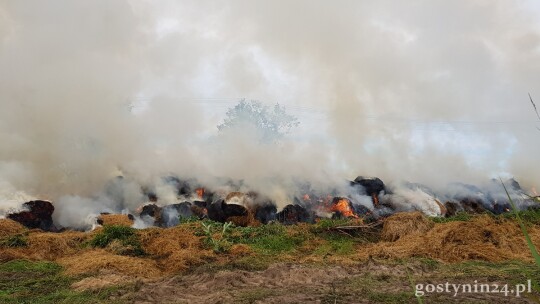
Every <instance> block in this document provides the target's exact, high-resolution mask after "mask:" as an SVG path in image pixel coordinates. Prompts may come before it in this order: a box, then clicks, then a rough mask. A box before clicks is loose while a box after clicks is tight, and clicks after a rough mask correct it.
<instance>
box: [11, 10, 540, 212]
mask: <svg viewBox="0 0 540 304" xmlns="http://www.w3.org/2000/svg"><path fill="white" fill-rule="evenodd" d="M539 17H540V10H539V7H538V5H537V4H536V2H535V1H532V0H530V1H525V0H523V1H518V0H516V1H502V0H501V1H465V0H463V1H433V0H417V1H412V2H410V1H409V2H407V3H396V1H376V2H372V1H340V2H339V3H335V2H329V1H307V0H298V1H292V2H291V1H241V0H237V1H227V2H226V3H225V2H221V1H160V2H153V1H106V0H102V1H92V2H88V1H72V0H65V1H25V0H22V1H15V0H13V1H9V0H8V1H0V106H1V107H0V109H1V110H0V143H1V144H0V181H2V183H5V184H9V185H11V186H12V187H14V188H15V189H17V190H18V191H24V192H27V193H29V194H31V195H33V196H37V197H46V198H48V199H51V200H53V201H56V202H58V206H57V209H59V208H60V209H64V208H67V209H65V210H63V211H59V213H60V212H64V213H66V214H67V213H71V212H75V213H76V212H77V210H79V209H77V208H76V207H67V206H69V205H70V204H71V205H73V206H78V205H84V206H87V208H89V209H88V210H87V211H88V212H98V211H99V210H98V209H100V210H101V209H102V207H103V206H106V207H112V206H113V205H114V204H116V202H108V201H107V199H100V197H101V195H102V191H103V187H104V185H105V183H106V182H107V181H108V180H110V178H111V177H113V176H115V173H114V172H116V171H117V170H118V169H120V170H122V172H124V173H126V175H128V176H130V178H131V179H133V182H134V183H137V184H152V183H153V182H155V181H156V180H157V179H158V177H159V176H162V175H164V174H168V173H176V174H179V175H180V176H188V177H195V178H197V179H199V181H201V182H203V183H206V184H210V185H214V186H218V184H219V183H218V182H217V181H216V177H220V178H232V179H243V180H244V182H245V185H247V186H246V187H248V188H251V189H253V190H256V191H259V192H261V193H263V194H265V195H269V196H271V197H273V198H274V199H276V200H278V201H280V202H282V203H280V204H284V203H285V201H288V200H290V197H291V195H290V194H288V193H291V191H293V190H292V189H294V187H295V185H296V184H295V181H296V180H298V179H304V180H308V181H310V182H311V183H312V185H313V186H314V187H332V185H334V184H336V183H341V182H342V181H343V180H344V179H346V178H354V177H355V176H356V175H359V174H364V175H376V176H380V177H381V178H382V179H383V180H400V179H403V180H412V181H419V182H423V183H426V184H430V185H434V186H441V185H443V184H446V183H447V182H449V181H455V180H459V181H463V182H478V181H481V180H485V179H487V178H489V177H493V176H497V175H498V174H511V175H514V176H515V177H516V178H517V179H518V180H520V181H521V182H522V184H524V185H525V186H529V185H534V184H538V182H540V171H538V170H535V168H534V166H531V163H533V162H534V161H535V156H536V151H538V148H539V146H540V132H538V131H537V130H536V128H535V126H536V123H535V119H536V116H535V114H534V112H533V110H532V107H531V105H530V103H529V101H528V96H527V92H530V93H531V95H532V96H533V98H536V99H537V100H538V102H539V103H540V90H538V89H537V86H538V84H539V83H540V26H539V23H538V22H539V20H540V18H539ZM240 97H246V98H248V99H257V100H261V101H263V102H267V103H275V102H280V103H281V104H282V105H285V107H286V108H287V109H288V110H290V111H292V113H293V114H295V115H297V116H298V117H299V119H300V123H301V125H300V127H299V128H298V129H297V130H295V131H294V132H293V134H291V136H290V137H288V138H285V139H284V140H282V141H281V142H280V143H279V144H275V145H269V144H259V143H258V142H257V139H256V134H253V132H250V130H245V129H242V130H236V131H235V132H226V133H221V134H219V135H217V129H216V125H217V124H219V123H220V122H221V120H222V119H223V115H224V112H225V109H226V108H227V107H231V106H233V105H234V101H236V100H237V99H239V98H240ZM310 111H311V112H310ZM313 112H317V113H319V114H320V115H318V116H316V117H315V118H314V117H313V116H310V115H307V114H306V113H313ZM159 191H165V192H167V191H168V190H167V189H166V188H163V189H160V190H159ZM129 192H130V193H133V192H135V193H133V195H131V196H130V197H131V198H130V199H128V201H129V202H126V203H125V206H123V207H125V208H132V207H133V206H135V205H136V204H139V203H140V202H139V201H137V200H138V199H139V198H140V197H141V196H142V194H141V193H140V191H139V190H137V191H129ZM405 196H406V195H405ZM90 197H91V198H90ZM107 197H109V196H107ZM109 198H110V197H109ZM0 203H1V202H0ZM60 206H62V207H60ZM64 206H65V207H64ZM88 206H93V207H88ZM85 208H86V207H85ZM85 216H86V214H85Z"/></svg>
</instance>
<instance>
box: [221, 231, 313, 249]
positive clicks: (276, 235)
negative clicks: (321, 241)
mask: <svg viewBox="0 0 540 304" xmlns="http://www.w3.org/2000/svg"><path fill="white" fill-rule="evenodd" d="M228 240H229V241H231V242H232V243H235V244H246V245H249V246H250V247H251V248H253V249H254V250H255V251H256V252H258V253H261V254H267V255H275V254H279V253H283V252H290V251H293V250H295V249H296V248H297V247H298V246H300V245H301V244H302V243H303V242H304V241H305V235H303V234H301V233H296V234H291V233H289V232H288V231H287V228H286V227H285V226H283V225H281V224H270V225H263V226H259V227H235V228H233V229H232V231H231V233H230V235H229V236H228Z"/></svg>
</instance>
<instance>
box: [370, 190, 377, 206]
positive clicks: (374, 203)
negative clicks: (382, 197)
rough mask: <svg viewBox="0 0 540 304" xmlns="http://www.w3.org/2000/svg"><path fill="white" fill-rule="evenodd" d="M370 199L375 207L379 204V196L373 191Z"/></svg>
mask: <svg viewBox="0 0 540 304" xmlns="http://www.w3.org/2000/svg"><path fill="white" fill-rule="evenodd" d="M371 199H372V200H373V205H374V206H375V207H376V206H378V205H379V196H378V195H377V194H375V193H373V194H372V195H371Z"/></svg>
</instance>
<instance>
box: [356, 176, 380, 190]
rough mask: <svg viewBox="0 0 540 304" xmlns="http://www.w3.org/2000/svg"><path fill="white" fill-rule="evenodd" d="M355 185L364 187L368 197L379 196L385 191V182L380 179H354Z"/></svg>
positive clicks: (360, 177) (359, 177) (361, 177)
mask: <svg viewBox="0 0 540 304" xmlns="http://www.w3.org/2000/svg"><path fill="white" fill-rule="evenodd" d="M354 184H356V185H361V186H362V187H364V189H365V191H366V194H367V195H373V194H377V195H378V194H379V193H380V192H381V191H384V190H385V186H384V182H383V181H382V180H381V179H380V178H378V177H364V176H358V177H357V178H355V179H354Z"/></svg>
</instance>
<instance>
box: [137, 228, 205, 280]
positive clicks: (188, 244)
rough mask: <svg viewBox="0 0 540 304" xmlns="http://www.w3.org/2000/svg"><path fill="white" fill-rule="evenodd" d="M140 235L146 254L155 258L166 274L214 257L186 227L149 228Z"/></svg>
mask: <svg viewBox="0 0 540 304" xmlns="http://www.w3.org/2000/svg"><path fill="white" fill-rule="evenodd" d="M139 235H140V240H141V243H142V247H143V249H144V250H145V252H147V253H148V254H150V255H152V256H153V258H154V260H155V261H156V263H157V265H158V267H159V268H160V269H161V270H163V271H164V272H171V273H173V272H178V271H181V270H185V269H187V268H188V267H189V266H190V265H197V264H200V263H202V262H203V261H204V259H205V258H208V257H210V256H212V255H213V254H212V252H211V251H209V250H204V249H203V248H202V246H201V242H200V238H199V237H198V236H195V235H194V234H193V231H191V230H190V229H189V228H186V227H181V226H176V227H173V228H168V229H160V228H149V229H145V230H142V231H140V233H139Z"/></svg>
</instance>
